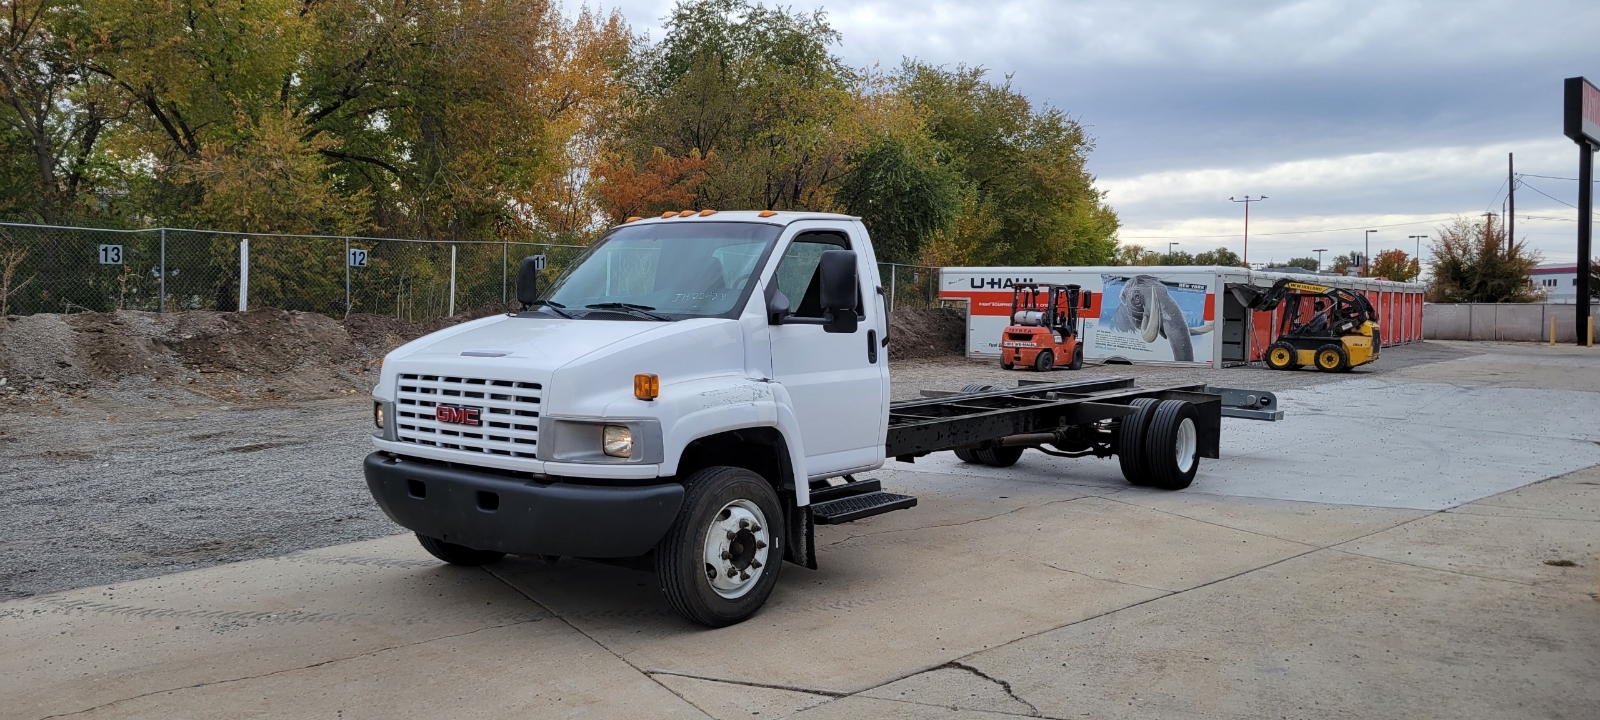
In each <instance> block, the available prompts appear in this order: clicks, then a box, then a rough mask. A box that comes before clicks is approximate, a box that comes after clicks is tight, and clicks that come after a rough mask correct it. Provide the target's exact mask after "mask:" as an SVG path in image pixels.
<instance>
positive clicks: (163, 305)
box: [156, 228, 167, 312]
mask: <svg viewBox="0 0 1600 720" xmlns="http://www.w3.org/2000/svg"><path fill="white" fill-rule="evenodd" d="M160 291H161V302H159V303H156V312H166V311H167V229H166V228H161V288H160Z"/></svg>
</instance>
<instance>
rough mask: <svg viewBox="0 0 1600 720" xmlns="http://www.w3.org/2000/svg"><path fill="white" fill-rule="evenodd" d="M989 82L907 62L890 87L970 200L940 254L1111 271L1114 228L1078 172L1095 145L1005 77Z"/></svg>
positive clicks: (981, 74) (975, 72) (965, 71)
mask: <svg viewBox="0 0 1600 720" xmlns="http://www.w3.org/2000/svg"><path fill="white" fill-rule="evenodd" d="M986 76H987V71H986V70H984V69H983V68H969V67H966V66H957V67H956V68H954V69H947V68H944V67H936V66H932V65H927V64H923V63H918V62H915V61H907V62H906V63H905V64H904V65H903V66H902V67H901V68H900V71H899V73H898V75H897V78H896V84H897V86H898V88H899V89H900V92H902V93H903V94H904V96H905V97H906V99H907V100H908V101H909V102H910V103H911V105H912V107H913V108H915V109H916V111H917V113H918V114H919V115H920V116H921V117H923V118H924V122H925V123H926V127H927V133H928V135H929V137H931V138H932V139H933V140H935V141H937V142H939V143H941V144H942V145H943V146H944V147H947V148H949V150H950V152H951V154H952V157H953V162H954V164H955V166H956V168H957V169H958V170H959V172H960V173H961V176H962V177H963V179H964V180H965V182H966V184H967V186H968V188H969V192H970V198H969V199H968V200H967V201H966V206H965V207H964V208H963V211H962V218H961V220H959V221H958V222H957V223H956V224H955V226H954V228H953V229H952V230H951V231H950V233H949V234H948V235H947V236H944V237H941V238H939V239H938V240H937V241H936V242H935V243H934V244H935V245H936V246H937V247H938V251H939V252H940V253H942V254H945V255H952V254H954V255H964V256H967V257H974V258H984V259H985V262H995V263H1003V264H1017V265H1103V264H1107V263H1109V262H1111V261H1112V260H1113V258H1114V256H1115V253H1116V239H1115V235H1116V230H1117V227H1118V224H1119V222H1118V220H1117V215H1116V212H1115V211H1114V210H1112V209H1111V208H1110V207H1109V206H1108V205H1106V204H1105V202H1104V196H1103V194H1102V193H1101V192H1100V191H1099V190H1096V189H1095V188H1094V184H1093V183H1094V177H1093V176H1092V175H1090V174H1089V173H1088V172H1087V170H1086V169H1085V163H1086V162H1087V158H1088V154H1089V152H1090V151H1091V150H1093V148H1094V143H1093V141H1092V140H1091V139H1090V138H1089V137H1088V134H1087V133H1086V132H1085V131H1084V129H1083V127H1082V126H1081V125H1079V124H1078V122H1077V121H1076V120H1074V119H1073V118H1071V117H1069V116H1067V115H1066V114H1065V113H1063V112H1062V111H1060V110H1057V109H1055V108H1050V107H1043V108H1035V107H1034V106H1033V104H1032V103H1031V102H1030V101H1029V100H1028V99H1027V98H1026V97H1025V96H1023V95H1022V94H1020V93H1018V92H1016V91H1015V90H1013V89H1012V88H1011V80H1010V78H1009V77H1007V78H1005V79H1004V80H1002V81H999V82H991V81H990V80H988V79H987V77H986Z"/></svg>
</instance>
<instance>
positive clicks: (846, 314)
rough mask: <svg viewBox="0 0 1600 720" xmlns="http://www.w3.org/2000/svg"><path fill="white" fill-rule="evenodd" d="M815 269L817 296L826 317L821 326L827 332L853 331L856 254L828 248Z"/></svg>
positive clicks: (856, 296)
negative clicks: (818, 284) (819, 276)
mask: <svg viewBox="0 0 1600 720" xmlns="http://www.w3.org/2000/svg"><path fill="white" fill-rule="evenodd" d="M817 272H818V274H820V275H821V278H820V279H821V287H819V288H818V290H819V291H820V292H819V293H818V294H819V297H818V299H819V300H821V301H822V312H823V314H824V315H825V316H826V317H827V318H828V323H827V324H826V325H824V326H823V328H822V329H823V330H824V331H825V332H830V333H853V332H855V331H856V305H857V304H859V303H860V297H859V293H860V288H861V283H860V282H859V281H858V280H857V278H856V254H855V253H853V252H851V251H849V250H829V251H827V252H825V253H823V254H822V257H821V259H820V262H818V263H817Z"/></svg>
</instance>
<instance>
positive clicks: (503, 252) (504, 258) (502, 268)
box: [500, 240, 511, 305]
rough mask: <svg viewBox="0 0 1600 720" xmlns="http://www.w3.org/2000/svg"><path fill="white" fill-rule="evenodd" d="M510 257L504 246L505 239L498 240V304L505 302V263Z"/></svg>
mask: <svg viewBox="0 0 1600 720" xmlns="http://www.w3.org/2000/svg"><path fill="white" fill-rule="evenodd" d="M510 259H511V253H510V251H509V250H508V249H507V247H506V241H505V240H501V241H500V304H501V305H504V304H506V263H507V262H508V261H509V260H510Z"/></svg>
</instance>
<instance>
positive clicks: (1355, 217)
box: [607, 0, 1600, 262]
mask: <svg viewBox="0 0 1600 720" xmlns="http://www.w3.org/2000/svg"><path fill="white" fill-rule="evenodd" d="M672 4H673V3H672V0H620V1H618V0H612V2H610V3H607V7H611V6H615V7H618V8H619V9H621V10H622V12H623V14H624V15H626V16H627V18H628V20H629V22H630V23H631V24H632V25H633V27H634V29H635V31H637V32H642V33H647V34H648V35H649V37H650V39H651V40H652V41H654V40H659V39H660V37H661V30H660V24H661V18H662V17H663V16H665V15H666V14H667V12H668V11H669V10H670V8H671V7H672ZM790 5H791V7H793V8H794V9H797V10H809V9H813V8H818V7H820V8H822V9H824V10H826V11H827V12H828V15H829V18H830V21H831V22H832V24H833V26H834V27H835V28H836V29H837V30H839V31H840V32H841V33H842V34H843V42H842V44H841V45H840V46H839V47H838V48H837V51H838V53H839V54H840V55H841V56H842V57H843V58H844V59H845V60H846V61H847V62H849V63H851V64H852V65H855V66H858V67H865V66H869V65H872V64H874V63H877V64H881V65H883V66H885V67H893V66H895V65H897V64H898V63H899V62H900V59H901V58H902V57H915V58H919V59H922V60H925V61H929V62H933V63H937V64H949V65H954V64H957V63H967V64H969V65H981V66H983V67H985V68H988V69H990V70H991V71H992V72H993V73H994V74H995V75H996V76H1000V75H1003V74H1006V73H1010V74H1012V75H1013V77H1014V80H1013V83H1014V86H1015V87H1016V88H1018V89H1019V90H1021V91H1022V92H1024V93H1026V94H1027V95H1028V96H1029V97H1030V98H1032V99H1033V100H1034V101H1035V102H1036V103H1047V104H1050V105H1053V106H1055V107H1058V108H1061V109H1062V110H1065V111H1067V112H1068V113H1070V114H1072V115H1073V116H1074V117H1076V118H1078V119H1079V121H1080V122H1082V123H1083V124H1084V125H1086V126H1087V127H1088V128H1089V129H1090V132H1091V133H1092V134H1093V135H1094V136H1095V137H1096V139H1097V143H1098V147H1097V148H1096V149H1095V151H1094V153H1093V155H1092V156H1091V157H1090V162H1089V167H1090V170H1091V172H1093V173H1094V174H1095V175H1096V176H1097V177H1098V178H1099V181H1098V185H1099V186H1100V187H1101V188H1102V189H1105V190H1107V191H1109V194H1108V196H1107V201H1108V202H1110V203H1111V205H1112V206H1113V207H1115V208H1116V209H1117V212H1118V213H1119V215H1120V216H1121V218H1122V223H1123V230H1122V233H1121V237H1122V240H1123V242H1125V243H1137V244H1142V245H1145V246H1147V247H1151V248H1154V249H1158V250H1162V251H1164V250H1166V247H1167V246H1166V243H1167V242H1169V241H1172V242H1178V243H1180V245H1179V246H1178V247H1179V249H1184V250H1189V251H1199V250H1204V249H1209V248H1213V247H1217V246H1219V245H1226V246H1228V247H1230V248H1233V249H1234V250H1235V251H1239V250H1241V249H1242V248H1241V244H1242V241H1241V238H1240V234H1241V231H1242V229H1243V219H1242V217H1243V212H1242V209H1241V206H1240V205H1238V204H1235V203H1231V202H1229V201H1228V198H1229V197H1230V196H1234V197H1242V196H1244V195H1246V194H1249V195H1251V196H1257V195H1266V196H1267V197H1268V198H1269V199H1268V200H1266V201H1265V202H1262V203H1259V204H1255V205H1252V207H1251V213H1250V215H1251V222H1250V231H1251V232H1250V234H1251V242H1250V259H1251V260H1252V261H1256V262H1260V261H1263V260H1273V259H1276V260H1286V259H1288V258H1290V257H1302V256H1309V255H1311V253H1309V252H1308V251H1309V250H1311V249H1313V248H1327V249H1328V250H1329V252H1328V253H1327V254H1326V255H1327V256H1328V257H1331V256H1332V255H1333V254H1337V253H1340V252H1348V251H1350V250H1358V249H1360V248H1361V243H1362V237H1363V233H1362V232H1361V231H1362V230H1363V229H1367V228H1373V229H1377V230H1378V233H1376V234H1374V235H1373V236H1372V242H1373V252H1377V251H1378V250H1380V249H1385V248H1391V247H1401V248H1404V249H1406V250H1407V251H1408V252H1410V251H1412V250H1413V249H1414V248H1415V241H1414V240H1410V239H1408V237H1407V236H1410V235H1419V234H1427V235H1434V234H1436V233H1435V230H1434V227H1435V226H1437V225H1438V224H1439V223H1440V222H1441V221H1446V220H1448V219H1449V218H1450V217H1452V216H1454V215H1458V214H1460V215H1481V214H1482V213H1484V212H1486V211H1493V212H1497V213H1498V212H1500V210H1501V208H1502V204H1503V202H1504V200H1505V195H1506V193H1505V179H1506V154H1507V153H1508V152H1510V153H1515V154H1516V166H1517V171H1518V172H1519V173H1527V174H1533V175H1548V176H1554V177H1559V178H1573V177H1576V175H1577V158H1578V150H1577V146H1576V145H1574V144H1573V143H1572V142H1571V141H1570V140H1567V139H1566V138H1565V137H1563V136H1562V134H1561V80H1562V79H1563V78H1566V77H1570V76H1574V75H1587V76H1588V77H1589V78H1590V79H1591V80H1595V81H1596V82H1597V84H1600V2H1596V1H1595V0H1587V1H1578V2H1563V1H1548V2H1545V1H1540V0H1523V1H1521V2H1487V1H1480V2H1474V1H1472V0H1439V1H1434V2H1426V1H1415V2H1397V1H1390V2H1332V1H1308V2H1280V3H1274V2H1241V1H1239V0H1234V1H1233V2H1203V1H1201V0H1193V1H1190V2H1136V1H1133V0H1086V1H1067V0H1057V1H1051V0H983V1H982V2H949V1H945V0H831V1H829V2H813V1H811V0H795V2H793V3H791V4H790ZM1523 180H1524V183H1525V184H1523V185H1522V186H1520V187H1519V189H1518V191H1517V197H1516V201H1517V215H1518V216H1519V217H1518V219H1517V235H1518V237H1526V239H1527V240H1528V241H1529V243H1530V244H1531V245H1532V246H1533V247H1535V248H1536V249H1538V250H1539V251H1540V252H1542V253H1543V255H1544V256H1545V258H1546V260H1547V261H1569V262H1570V261H1571V260H1573V259H1574V258H1575V257H1576V247H1575V243H1576V239H1575V238H1576V235H1575V234H1576V222H1575V218H1576V217H1577V212H1576V210H1574V209H1573V208H1571V207H1568V206H1567V205H1563V204H1562V203H1567V204H1574V205H1575V204H1576V202H1577V182H1576V181H1575V180H1561V179H1545V178H1537V177H1527V178H1524V179H1523ZM1539 191H1542V192H1544V193H1546V194H1548V195H1549V196H1550V197H1545V196H1543V195H1540V194H1539ZM1523 216H1528V217H1523ZM1342 228H1349V229H1342ZM1308 230H1333V231H1331V232H1312V233H1306V232H1304V231H1308ZM1291 233H1300V234H1291ZM1423 244H1424V254H1425V255H1426V248H1425V246H1426V242H1424V243H1423Z"/></svg>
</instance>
